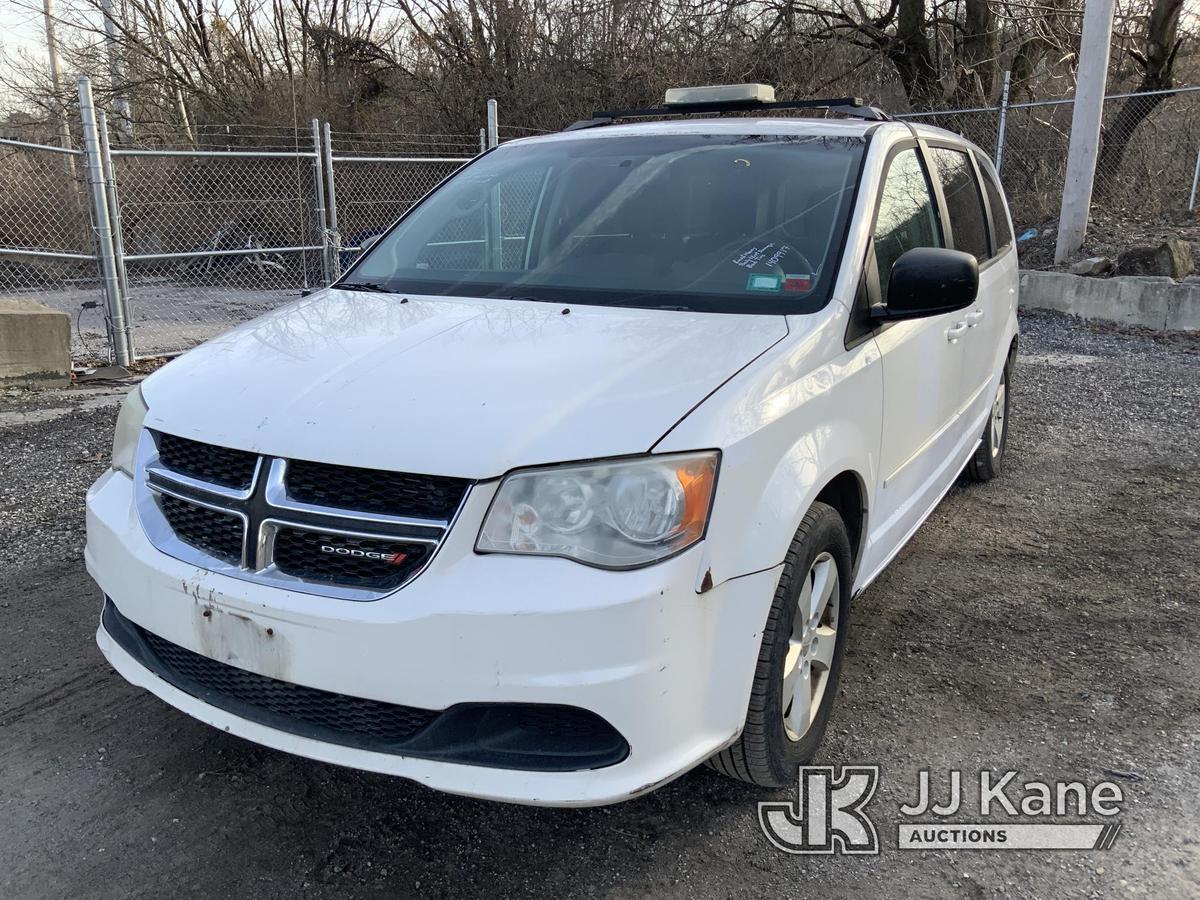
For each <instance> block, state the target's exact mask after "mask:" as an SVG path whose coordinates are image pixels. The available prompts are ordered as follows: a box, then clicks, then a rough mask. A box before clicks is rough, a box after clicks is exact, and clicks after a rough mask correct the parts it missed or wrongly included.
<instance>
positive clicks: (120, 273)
mask: <svg viewBox="0 0 1200 900" xmlns="http://www.w3.org/2000/svg"><path fill="white" fill-rule="evenodd" d="M96 119H97V122H96V128H97V131H99V133H100V164H101V166H102V167H103V169H102V173H103V175H104V195H105V198H106V199H107V200H108V227H109V228H110V229H111V231H112V246H113V261H114V262H115V263H116V266H117V289H118V290H119V291H120V293H121V298H120V302H121V319H122V320H123V321H124V323H125V345H126V346H127V347H128V348H129V357H130V358H131V359H133V358H134V357H135V356H136V355H137V351H136V350H135V349H134V346H133V308H132V306H131V303H130V297H129V278H128V277H127V276H126V274H125V239H124V237H123V236H122V233H121V201H120V198H119V197H118V195H117V173H116V171H115V169H114V168H113V161H112V150H111V149H110V148H109V145H108V116H107V114H105V113H104V112H103V111H100V112H99V113H98V115H97V117H96Z"/></svg>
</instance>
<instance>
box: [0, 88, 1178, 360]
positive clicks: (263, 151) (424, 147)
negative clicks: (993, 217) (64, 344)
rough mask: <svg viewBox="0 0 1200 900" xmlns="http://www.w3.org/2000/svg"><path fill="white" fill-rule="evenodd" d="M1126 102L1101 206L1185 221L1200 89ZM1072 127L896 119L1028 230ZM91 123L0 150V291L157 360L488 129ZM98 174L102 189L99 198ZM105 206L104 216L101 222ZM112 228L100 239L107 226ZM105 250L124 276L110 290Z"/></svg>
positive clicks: (327, 271) (404, 196)
mask: <svg viewBox="0 0 1200 900" xmlns="http://www.w3.org/2000/svg"><path fill="white" fill-rule="evenodd" d="M82 98H83V84H82V83H81V102H82ZM87 102H88V104H89V107H90V90H89V91H88V94H87ZM1131 102H1136V103H1142V104H1146V103H1147V97H1146V95H1118V96H1114V97H1110V98H1107V99H1106V101H1105V120H1104V121H1105V142H1104V146H1103V147H1102V149H1101V154H1100V160H1099V165H1098V167H1097V172H1096V180H1095V185H1094V191H1093V210H1107V211H1111V212H1114V213H1118V214H1122V215H1126V214H1133V213H1136V214H1137V215H1139V216H1146V215H1150V216H1154V215H1168V214H1171V213H1176V212H1179V211H1181V210H1185V209H1189V208H1191V207H1192V206H1194V203H1195V191H1196V175H1197V173H1200V89H1194V88H1193V89H1188V88H1184V89H1180V90H1178V91H1172V92H1163V93H1162V94H1161V95H1155V97H1154V99H1153V100H1152V101H1149V103H1148V106H1145V107H1142V108H1141V109H1140V110H1137V111H1138V112H1143V113H1145V115H1144V116H1143V117H1142V118H1141V120H1140V121H1139V122H1138V124H1137V127H1136V129H1133V130H1132V131H1131V132H1130V133H1129V135H1128V136H1127V138H1126V136H1125V135H1124V134H1123V132H1122V131H1121V129H1122V128H1123V127H1124V126H1123V125H1122V123H1123V122H1124V123H1125V124H1128V121H1129V117H1130V115H1131V112H1132V111H1131V110H1130V109H1129V105H1130V103H1131ZM1071 116H1072V101H1070V100H1054V101H1039V102H1022V103H1002V104H1001V106H997V107H988V108H980V109H962V110H938V111H933V112H925V113H910V114H903V115H901V116H899V118H901V119H905V120H909V121H920V122H925V123H927V124H931V125H936V126H939V127H942V128H946V129H948V130H950V131H954V132H957V133H959V134H962V135H964V136H965V137H967V138H968V139H970V140H972V141H974V142H975V143H976V144H978V145H979V146H981V147H983V148H984V149H985V150H987V151H988V152H989V153H992V154H994V155H996V157H997V161H998V163H999V165H1000V172H1001V179H1002V180H1003V182H1004V186H1005V190H1006V192H1007V194H1008V197H1009V202H1010V204H1011V206H1012V210H1013V218H1014V220H1015V221H1016V223H1017V225H1018V228H1019V229H1020V230H1024V229H1025V228H1026V227H1028V226H1039V227H1040V226H1041V225H1042V224H1043V223H1046V222H1047V220H1050V219H1053V218H1054V217H1055V216H1056V215H1057V213H1058V207H1059V203H1060V201H1061V197H1062V189H1063V181H1064V177H1065V172H1066V160H1067V147H1068V144H1069V139H1070V129H1071ZM97 120H98V122H99V132H100V134H99V140H98V141H94V142H93V144H94V145H95V147H96V151H95V152H96V153H97V154H99V155H102V156H103V159H102V160H100V161H99V163H96V162H94V161H93V159H92V158H91V156H89V153H88V152H86V150H64V149H62V148H58V147H47V146H42V145H37V144H32V143H28V142H25V141H19V140H15V139H0V295H3V296H17V297H28V298H30V299H34V300H36V301H38V302H40V303H44V304H46V305H49V306H51V307H54V308H57V309H61V310H63V311H66V312H68V313H70V314H71V315H72V316H73V324H74V335H75V336H74V342H73V352H74V354H75V356H76V358H77V359H79V360H102V359H104V358H106V357H108V358H111V357H112V356H113V355H114V353H115V349H116V347H117V345H118V343H119V341H120V339H121V329H120V328H119V327H118V328H115V329H114V327H113V324H112V320H111V319H110V316H113V317H114V318H116V316H115V313H114V310H119V311H120V313H121V316H122V317H123V318H124V319H125V320H127V326H128V327H127V330H128V332H129V335H130V339H131V343H132V349H133V352H134V353H135V354H136V355H138V356H151V355H160V354H166V353H172V352H178V351H181V350H185V349H187V348H189V347H191V346H194V345H195V344H197V343H199V342H200V341H202V340H205V339H207V338H209V337H212V336H213V335H214V334H217V333H218V332H220V331H223V330H224V329H226V328H228V327H230V326H232V325H234V324H236V323H238V322H242V321H245V320H247V319H250V318H253V317H255V316H257V315H259V314H260V313H262V312H264V311H265V310H268V309H271V308H274V307H276V306H279V305H281V304H283V303H286V302H288V301H290V300H292V299H294V298H297V297H299V296H300V295H301V294H302V293H303V292H305V291H307V290H309V289H312V288H316V287H319V286H322V285H324V284H328V283H330V281H331V280H332V279H334V278H336V277H337V276H338V275H339V273H340V272H342V271H345V269H346V268H347V267H348V266H349V265H350V264H351V263H352V262H353V260H354V259H355V258H356V256H357V254H358V252H359V250H360V247H361V245H362V242H363V241H364V240H366V239H368V238H370V237H373V236H375V235H377V234H379V233H381V232H382V231H384V230H385V229H386V228H387V227H388V226H389V225H391V224H392V222H394V221H395V220H396V219H397V218H399V217H400V216H401V215H402V214H403V213H404V212H405V211H406V210H407V209H408V208H409V207H410V206H411V205H412V204H413V203H415V202H416V201H418V200H419V199H420V198H421V197H423V196H424V195H425V194H426V193H428V192H429V191H430V190H432V189H433V188H434V187H435V186H436V185H437V184H438V183H439V182H441V181H442V180H443V179H444V178H446V177H447V176H449V175H450V174H452V173H453V172H454V171H455V170H457V169H458V168H459V166H461V165H462V164H463V163H465V162H467V161H468V160H469V159H470V158H471V157H472V156H474V155H475V154H476V153H478V152H480V150H481V143H482V142H485V141H486V139H487V131H486V130H481V131H482V133H481V134H480V135H449V134H447V135H411V134H372V135H361V134H350V133H343V132H333V131H330V129H329V126H328V125H326V126H324V128H323V129H321V128H318V125H317V123H316V122H314V123H313V128H312V131H311V132H307V131H305V132H297V131H296V130H294V129H292V130H288V131H282V130H278V129H275V130H273V131H266V130H263V129H250V130H240V129H237V128H234V127H232V126H228V127H221V128H209V129H207V130H201V131H200V132H199V134H198V138H197V140H196V142H195V143H194V144H189V145H187V146H185V147H158V148H153V149H151V148H138V147H129V146H122V147H116V148H113V149H112V150H111V151H110V150H109V149H108V147H107V140H106V129H105V126H104V121H103V114H100V115H99V116H98V119H97ZM531 133H533V130H532V129H522V128H519V127H516V126H496V127H495V129H494V131H493V134H494V135H495V137H496V138H497V139H498V140H507V139H512V138H515V137H523V136H526V135H528V134H531ZM1114 135H1115V136H1117V137H1120V138H1121V140H1120V141H1119V143H1120V144H1121V146H1120V147H1119V148H1115V147H1114V146H1113V144H1114ZM97 173H102V174H97ZM94 178H101V179H102V180H103V182H104V184H103V186H102V187H101V188H100V190H99V192H98V193H97V192H96V186H95V185H93V184H92V183H91V181H90V180H89V179H94ZM514 189H515V188H514ZM97 197H100V198H106V199H101V200H98V199H97ZM504 200H505V198H501V202H504ZM97 203H100V204H101V205H102V206H104V207H105V214H104V216H103V221H101V220H100V219H98V212H97ZM109 222H111V225H112V228H111V239H110V240H106V239H105V237H104V234H103V232H104V228H103V227H102V226H104V225H107V224H108V223H109ZM98 223H99V224H98ZM512 227H513V228H514V229H516V230H515V231H514V233H513V234H511V235H509V234H506V235H504V237H505V240H506V242H507V241H512V242H513V243H512V248H513V252H519V251H520V245H519V241H520V240H522V239H523V238H522V235H521V234H518V233H517V232H519V231H520V227H519V223H515V224H513V226H512ZM455 228H456V229H457V230H456V231H455V233H454V234H453V235H447V236H445V240H446V241H447V242H448V244H447V246H448V247H449V246H450V245H451V244H453V245H455V246H458V245H462V244H469V243H471V242H473V241H474V240H475V239H476V238H477V237H478V235H476V234H475V232H477V231H481V229H482V228H483V225H482V223H481V222H471V221H465V220H464V221H462V222H458V223H456V225H455ZM106 246H108V247H111V250H107V251H106V249H105V248H106ZM451 249H453V248H451ZM505 250H506V252H507V251H508V250H509V247H508V245H507V243H506V247H505ZM106 252H107V253H109V254H110V256H109V258H108V259H109V260H110V261H111V262H112V267H110V269H109V270H107V271H109V272H110V274H111V272H112V271H113V269H115V272H116V277H115V279H112V278H109V279H108V280H106V276H105V274H104V273H105V271H106V269H105V263H106V258H105V254H106ZM447 252H450V251H449V250H447ZM110 295H116V296H115V297H114V296H110Z"/></svg>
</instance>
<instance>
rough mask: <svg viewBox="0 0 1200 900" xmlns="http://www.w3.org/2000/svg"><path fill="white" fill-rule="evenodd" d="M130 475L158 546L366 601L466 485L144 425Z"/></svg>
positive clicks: (436, 541) (401, 568)
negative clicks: (296, 457)
mask: <svg viewBox="0 0 1200 900" xmlns="http://www.w3.org/2000/svg"><path fill="white" fill-rule="evenodd" d="M293 471H295V473H296V474H295V477H293ZM136 480H137V508H138V515H139V517H140V518H141V521H142V525H143V527H144V528H145V530H146V534H147V535H148V536H149V538H150V540H151V542H152V543H153V544H154V545H155V546H156V547H158V548H159V549H160V550H162V551H163V552H164V553H167V554H169V555H171V556H174V557H176V558H177V559H181V560H184V561H185V562H189V563H193V564H196V565H199V566H202V567H204V568H206V569H210V570H212V571H217V572H221V573H223V574H227V575H231V576H233V577H235V578H241V579H243V580H247V581H256V582H264V583H270V584H275V585H280V586H285V587H288V588H290V589H292V590H298V591H304V592H307V593H313V594H320V595H323V596H336V597H342V598H344V599H348V600H373V599H376V598H378V597H380V596H382V595H383V594H385V593H388V592H390V591H393V590H396V589H397V588H399V587H402V586H403V585H404V584H406V583H408V582H409V581H411V580H412V579H413V578H415V577H416V576H417V575H418V574H419V573H420V572H421V570H422V569H423V568H424V567H425V566H426V565H427V564H428V563H429V561H430V559H432V557H433V555H434V554H435V553H436V552H437V549H438V547H439V546H440V544H441V542H442V540H443V539H444V537H445V535H446V533H447V532H448V531H449V529H450V525H451V523H452V522H453V520H454V518H455V516H456V515H457V514H458V511H459V510H460V509H461V508H462V504H463V502H464V500H465V498H466V495H467V492H468V491H469V489H470V485H471V482H469V481H466V480H464V479H457V478H445V477H441V476H433V475H417V474H410V473H403V472H386V471H375V470H371V469H359V468H353V467H349V466H336V465H328V464H324V463H312V462H300V461H291V460H286V459H282V458H279V457H270V456H260V455H258V454H254V453H247V452H245V451H241V450H231V449H228V448H224V447H218V446H215V445H212V444H205V443H203V442H200V441H192V440H190V439H187V438H181V437H178V436H176V435H169V434H166V433H160V432H154V431H151V430H149V429H147V430H145V431H143V432H142V436H141V438H140V441H139V444H138V455H137V476H136ZM375 484H378V489H377V490H373V488H372V486H373V485H375Z"/></svg>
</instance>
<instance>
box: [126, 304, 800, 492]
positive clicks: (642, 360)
mask: <svg viewBox="0 0 1200 900" xmlns="http://www.w3.org/2000/svg"><path fill="white" fill-rule="evenodd" d="M562 310H563V307H562V306H561V305H559V304H551V303H536V302H528V301H512V300H479V299H468V298H453V297H436V298H418V297H414V298H409V302H407V303H403V304H401V303H399V302H397V298H396V297H394V296H383V295H380V294H366V293H354V292H351V291H338V290H329V291H322V292H320V293H318V294H314V295H312V296H311V297H306V298H305V299H303V300H300V301H297V302H296V303H293V304H290V305H288V306H285V307H283V308H281V309H278V310H275V311H274V312H270V313H267V314H266V315H265V316H262V317H261V318H259V319H255V320H254V321H252V322H248V323H247V324H245V325H242V326H241V327H239V328H235V329H233V330H232V331H230V332H228V333H226V334H224V335H222V336H221V337H218V338H216V339H215V340H212V341H209V342H208V343H207V344H205V345H203V346H202V347H198V348H196V349H195V350H192V351H191V352H189V353H186V354H184V355H183V356H181V357H180V358H179V359H177V360H175V361H174V362H172V363H170V364H169V365H168V366H167V367H166V368H165V369H164V370H163V372H162V375H161V376H159V377H155V378H152V379H149V380H147V382H146V386H145V395H146V401H147V404H148V405H149V407H150V416H149V418H147V420H146V425H147V426H148V427H150V428H158V429H162V430H164V431H169V432H171V433H173V434H178V435H180V436H181V437H190V438H195V439H197V440H203V441H205V442H207V443H210V444H218V445H220V446H225V447H233V448H236V449H239V450H250V451H255V452H259V453H268V454H273V455H277V456H287V457H292V458H296V459H311V460H316V461H322V462H342V463H351V462H352V463H353V465H356V466H360V467H362V468H367V469H401V470H402V471H407V472H423V473H430V474H436V475H454V476H459V477H463V478H493V477H496V476H498V475H503V474H504V473H505V472H507V471H508V470H509V469H512V468H514V467H516V466H526V465H534V464H537V463H544V462H562V461H565V460H573V459H589V458H593V457H600V456H617V455H620V454H625V453H640V452H644V451H645V450H647V449H648V448H649V447H650V445H651V444H653V443H654V441H655V440H657V439H658V437H659V436H660V435H661V434H662V433H663V431H665V430H666V429H667V428H670V427H671V425H672V424H673V423H674V422H675V421H677V420H678V419H679V418H680V417H682V416H683V415H685V414H686V413H687V412H688V410H690V409H691V408H692V407H693V406H695V405H696V404H697V403H699V402H700V401H701V400H703V399H704V397H705V395H706V394H708V393H709V392H710V391H712V390H713V389H714V388H716V387H717V386H718V385H720V384H721V382H722V381H724V380H725V379H726V378H728V377H729V376H730V375H731V374H732V373H734V372H736V371H737V370H738V369H739V368H741V367H742V366H744V365H745V364H746V363H748V362H750V360H752V359H754V357H756V356H757V355H758V354H760V353H762V352H763V351H764V350H765V349H767V348H768V347H770V346H771V345H772V344H773V343H775V342H776V341H778V340H780V339H781V338H782V337H783V336H784V335H785V334H787V326H786V324H785V323H784V320H783V319H782V318H781V317H779V316H737V315H713V314H705V313H686V312H678V311H672V310H653V309H614V308H608V307H594V306H592V307H589V306H579V305H576V306H574V307H572V309H571V312H570V314H569V315H563V314H562ZM213 398H216V400H217V402H212V400H213Z"/></svg>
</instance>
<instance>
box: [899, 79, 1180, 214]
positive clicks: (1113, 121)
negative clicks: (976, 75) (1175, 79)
mask: <svg viewBox="0 0 1200 900" xmlns="http://www.w3.org/2000/svg"><path fill="white" fill-rule="evenodd" d="M1149 97H1153V98H1155V99H1154V100H1153V101H1151V103H1152V105H1153V108H1152V109H1150V111H1149V112H1148V114H1147V115H1146V117H1145V118H1144V119H1142V120H1141V121H1140V122H1139V124H1138V125H1137V127H1136V129H1135V130H1134V131H1133V132H1132V135H1130V136H1128V137H1126V136H1125V135H1123V134H1122V131H1123V129H1122V128H1121V125H1120V123H1121V116H1122V114H1123V111H1124V110H1126V107H1127V106H1129V105H1130V104H1133V103H1146V102H1147V100H1148V99H1149ZM1073 112H1074V101H1072V100H1045V101H1036V102H1026V103H1011V104H1007V105H1001V106H996V107H987V108H981V109H966V110H941V111H935V112H925V113H905V114H902V115H900V116H898V118H901V119H904V120H907V121H918V122H924V123H925V124H928V125H936V126H937V127H939V128H945V129H947V130H948V131H953V132H955V133H957V134H961V135H963V136H964V137H966V138H967V139H968V140H971V141H974V142H975V143H976V144H978V145H979V146H980V147H982V148H984V149H985V150H987V151H988V152H989V153H992V154H993V155H994V157H995V158H996V159H997V161H998V162H999V165H1000V178H1001V180H1002V181H1003V182H1004V190H1005V193H1006V194H1007V195H1008V201H1009V205H1010V206H1011V208H1012V214H1013V220H1014V221H1015V222H1017V223H1018V225H1019V226H1020V225H1031V224H1038V223H1042V222H1044V221H1046V220H1047V219H1051V218H1054V217H1056V216H1057V215H1058V210H1059V204H1060V203H1061V202H1062V191H1063V183H1064V180H1065V178H1066V172H1067V149H1068V146H1069V144H1070V141H1071V117H1072V114H1073ZM1103 121H1104V123H1105V133H1104V138H1103V142H1102V146H1101V151H1100V158H1099V160H1098V162H1097V166H1096V178H1095V182H1094V184H1093V189H1092V208H1093V210H1104V211H1109V212H1114V213H1121V212H1129V211H1136V212H1137V213H1138V214H1151V215H1161V214H1164V213H1168V212H1173V211H1179V210H1184V209H1190V208H1192V207H1193V206H1194V205H1195V194H1194V191H1195V185H1194V173H1195V171H1196V165H1197V161H1198V160H1200V89H1195V88H1182V89H1179V90H1176V91H1164V92H1161V93H1156V94H1153V95H1146V94H1117V95H1112V96H1110V97H1107V98H1105V101H1104V119H1103ZM1002 128H1003V131H1002V130H1001V129H1002ZM1118 142H1119V143H1120V145H1121V149H1120V151H1119V152H1118V151H1117V149H1116V147H1115V146H1114V145H1115V144H1117V143H1118Z"/></svg>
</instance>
